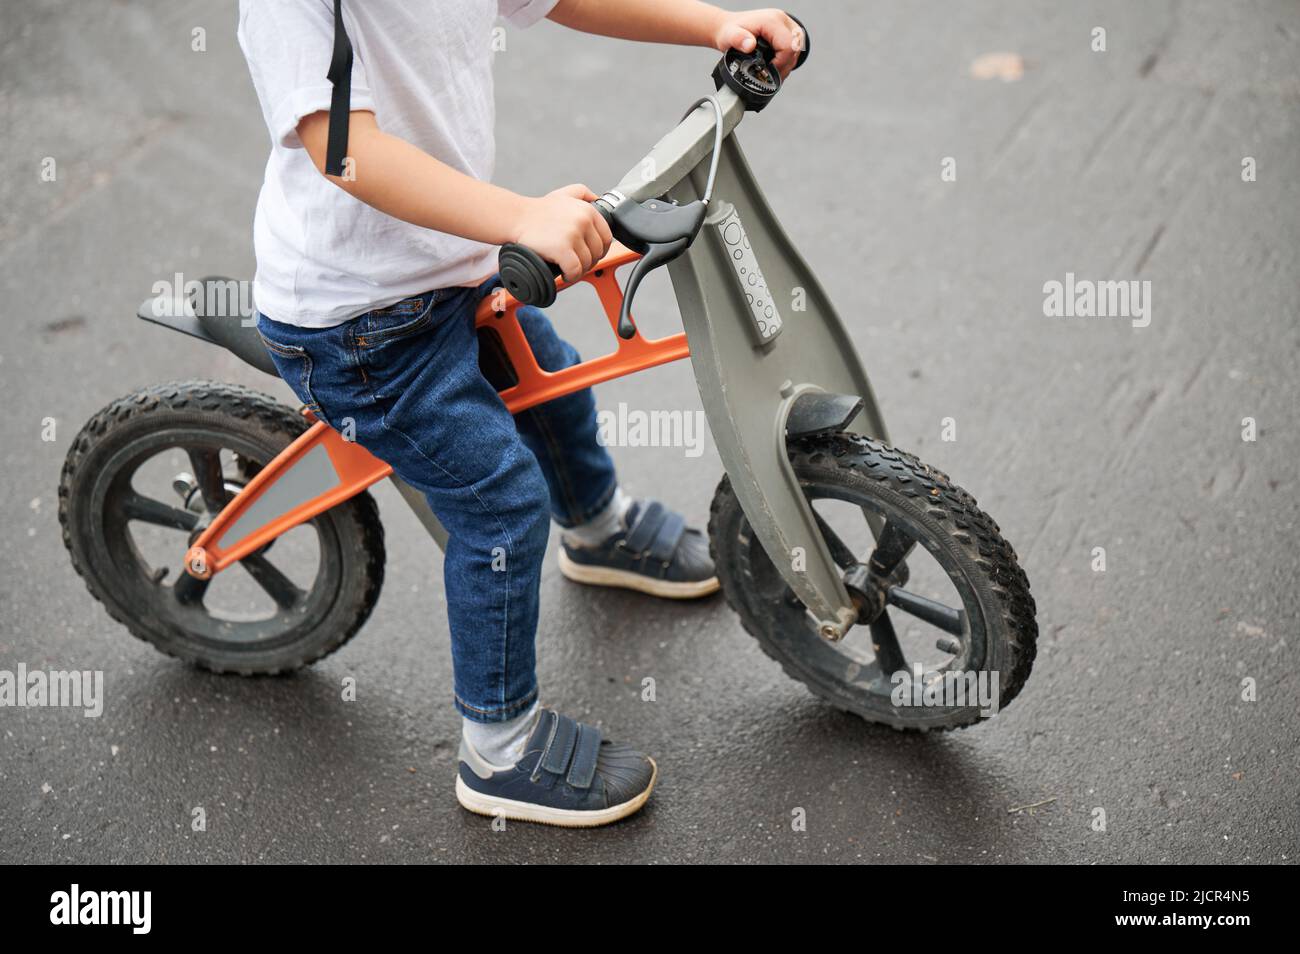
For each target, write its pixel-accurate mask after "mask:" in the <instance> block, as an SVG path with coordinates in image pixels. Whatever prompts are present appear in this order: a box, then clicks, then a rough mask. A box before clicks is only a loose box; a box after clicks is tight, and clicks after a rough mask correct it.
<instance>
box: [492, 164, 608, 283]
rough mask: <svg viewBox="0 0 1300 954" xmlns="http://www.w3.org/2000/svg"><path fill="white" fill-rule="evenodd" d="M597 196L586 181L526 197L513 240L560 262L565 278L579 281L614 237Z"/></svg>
mask: <svg viewBox="0 0 1300 954" xmlns="http://www.w3.org/2000/svg"><path fill="white" fill-rule="evenodd" d="M595 198H597V196H596V194H595V193H594V192H592V191H591V190H590V189H588V188H587V187H586V186H585V185H567V186H565V187H564V188H562V189H556V190H555V191H554V192H548V193H547V194H546V195H544V196H542V197H541V198H540V199H525V200H524V204H523V213H522V214H521V215H520V217H519V219H518V220H517V221H516V223H515V229H514V237H513V238H512V239H511V241H513V242H518V243H519V244H520V245H526V246H527V247H528V248H531V249H532V250H533V251H534V252H536V253H537V254H538V255H540V256H542V258H544V259H546V261H548V262H554V263H555V264H556V265H558V266H560V269H561V270H562V271H563V272H564V278H565V281H570V282H573V281H577V280H578V279H579V278H581V277H582V276H583V275H584V274H585V273H586V272H588V271H590V270H591V266H593V265H595V264H596V263H597V262H598V261H600V260H601V258H603V257H604V255H605V253H606V252H608V251H609V246H610V245H611V244H612V243H613V241H614V236H613V235H611V234H610V231H609V223H608V222H606V221H605V217H604V216H603V215H601V214H600V213H599V212H597V211H596V208H595V206H593V205H591V202H592V200H593V199H595Z"/></svg>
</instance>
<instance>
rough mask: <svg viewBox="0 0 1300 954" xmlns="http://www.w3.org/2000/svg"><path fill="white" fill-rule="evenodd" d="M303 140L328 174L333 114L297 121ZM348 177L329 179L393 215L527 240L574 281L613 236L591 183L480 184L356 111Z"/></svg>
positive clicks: (489, 239) (445, 228) (475, 235)
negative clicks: (542, 191) (528, 189)
mask: <svg viewBox="0 0 1300 954" xmlns="http://www.w3.org/2000/svg"><path fill="white" fill-rule="evenodd" d="M298 138H299V139H301V140H302V144H303V146H304V147H305V148H306V150H307V154H308V155H309V156H311V160H312V162H313V163H315V164H316V168H317V169H318V170H320V171H321V174H322V175H323V174H324V172H325V151H326V144H327V142H328V140H329V114H328V113H326V112H319V113H313V114H312V115H310V116H307V117H305V118H304V119H302V121H301V122H299V123H298ZM348 162H349V163H350V164H351V165H350V167H345V172H347V171H348V169H349V168H350V169H351V171H352V172H353V173H354V175H353V176H350V177H340V176H328V177H327V178H328V179H329V180H330V181H331V182H333V183H334V184H335V185H337V186H338V187H339V188H340V189H342V190H343V191H345V192H347V193H348V194H349V195H351V196H353V197H354V198H356V199H359V200H360V201H362V202H364V203H366V204H367V205H370V206H373V207H374V208H376V209H378V210H379V211H380V212H384V213H386V214H388V215H391V216H392V217H393V218H396V219H401V220H402V221H404V222H410V223H412V224H414V225H419V226H422V227H424V228H426V229H433V230H434V231H437V232H446V233H447V234H449V235H459V236H460V237H462V238H467V239H471V240H473V241H475V242H485V243H487V244H489V245H504V244H505V243H507V242H519V243H521V244H523V245H527V246H528V247H529V248H531V249H532V250H533V251H535V252H537V253H538V254H539V255H541V256H542V257H543V258H545V259H546V261H548V262H554V263H555V264H556V265H558V266H559V267H560V269H561V271H562V272H563V273H564V277H565V278H567V279H568V280H569V281H577V279H578V277H579V276H580V275H582V274H583V273H584V272H586V271H587V270H588V269H589V268H591V267H592V265H594V264H595V263H596V262H597V261H599V260H600V258H601V256H603V255H604V254H605V252H606V251H607V250H608V249H609V246H610V243H611V242H613V241H614V238H613V236H612V235H611V234H610V231H609V224H608V223H607V222H606V221H605V220H604V219H603V218H602V217H601V215H600V213H599V212H597V211H596V209H595V207H594V206H592V205H591V204H590V203H591V201H592V200H593V199H595V198H596V196H595V195H593V194H592V192H591V190H589V189H588V188H587V187H586V186H583V185H578V184H574V185H569V186H565V187H563V188H561V189H556V190H554V191H553V192H548V193H547V194H546V195H544V196H540V197H537V198H533V197H529V196H522V195H516V194H515V193H513V192H511V191H509V190H508V189H502V188H501V187H500V186H494V185H492V184H491V183H490V182H480V181H479V180H478V179H475V178H473V177H471V176H467V175H465V174H464V173H463V172H460V171H458V170H456V169H453V168H452V167H451V166H449V165H447V164H446V163H443V162H439V161H438V160H437V159H435V158H434V157H433V156H431V155H429V154H428V153H426V152H424V151H423V150H421V149H418V148H417V147H415V146H413V145H411V144H410V143H408V142H406V141H404V140H401V139H398V138H397V137H396V136H390V135H388V134H387V133H385V132H383V131H382V130H381V129H380V128H379V126H378V125H377V124H376V122H375V114H374V113H371V112H368V111H363V110H358V111H355V112H353V113H352V114H351V117H350V120H349V123H348Z"/></svg>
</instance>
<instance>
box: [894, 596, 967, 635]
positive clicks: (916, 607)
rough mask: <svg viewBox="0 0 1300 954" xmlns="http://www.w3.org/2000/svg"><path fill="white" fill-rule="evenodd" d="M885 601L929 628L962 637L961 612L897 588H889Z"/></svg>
mask: <svg viewBox="0 0 1300 954" xmlns="http://www.w3.org/2000/svg"><path fill="white" fill-rule="evenodd" d="M885 599H886V600H888V601H889V603H890V605H891V606H897V607H898V608H899V609H901V610H902V611H903V612H904V613H910V614H911V615H912V616H915V617H916V618H917V619H919V620H922V621H924V622H926V623H929V624H930V625H931V626H938V627H939V628H940V629H941V630H943V631H944V632H945V633H950V634H951V635H953V636H960V635H962V631H963V629H964V628H965V627H964V626H963V625H962V623H963V620H962V612H961V610H955V609H953V608H952V607H951V606H945V605H944V604H943V603H938V602H935V601H934V600H930V599H926V598H925V597H924V596H917V595H916V594H915V593H909V592H907V590H904V589H899V588H898V587H897V586H891V587H890V588H889V592H888V593H886V594H885Z"/></svg>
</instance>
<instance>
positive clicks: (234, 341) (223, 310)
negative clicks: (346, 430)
mask: <svg viewBox="0 0 1300 954" xmlns="http://www.w3.org/2000/svg"><path fill="white" fill-rule="evenodd" d="M197 284H198V286H199V287H198V288H191V289H190V290H189V292H188V293H187V294H186V295H185V297H184V298H173V297H168V296H166V295H159V296H158V297H156V298H150V299H149V300H147V301H146V302H145V303H144V304H142V305H141V306H140V310H139V311H138V312H137V315H138V316H139V317H141V318H143V319H144V320H145V321H152V322H153V323H155V324H159V325H164V326H165V327H168V328H172V329H175V330H176V331H180V332H183V333H184V334H187V335H190V336H192V337H195V338H198V339H199V340H201V341H206V342H208V343H210V344H215V345H220V346H221V347H223V348H225V349H226V350H227V351H229V352H230V353H231V354H233V355H235V357H237V358H239V359H240V360H241V361H243V362H244V363H245V364H251V365H252V366H253V367H255V368H257V370H259V371H265V372H266V373H267V374H270V375H274V376H276V377H278V376H279V375H278V374H277V372H276V370H275V363H274V362H273V361H272V360H271V353H270V352H269V351H267V350H266V345H264V344H263V343H262V337H261V335H259V334H258V333H257V325H256V322H255V319H254V307H253V295H252V292H251V291H249V290H248V288H249V285H248V283H244V282H239V281H236V280H235V279H233V278H223V277H221V276H217V275H213V276H209V277H207V278H201V279H199V281H198V283H197Z"/></svg>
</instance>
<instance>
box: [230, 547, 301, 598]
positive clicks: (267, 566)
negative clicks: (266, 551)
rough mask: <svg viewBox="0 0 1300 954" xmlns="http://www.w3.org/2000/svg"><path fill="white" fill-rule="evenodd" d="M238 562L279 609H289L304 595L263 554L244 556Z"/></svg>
mask: <svg viewBox="0 0 1300 954" xmlns="http://www.w3.org/2000/svg"><path fill="white" fill-rule="evenodd" d="M239 562H240V563H241V564H242V565H243V567H244V569H245V570H247V571H248V575H249V576H251V577H252V578H253V579H254V580H256V581H257V585H258V586H260V587H261V588H262V589H264V590H266V594H267V595H268V596H269V597H271V599H273V600H275V603H276V605H277V606H279V607H280V608H281V609H289V608H290V607H292V606H293V605H294V604H296V603H297V602H298V601H299V600H301V599H302V598H303V597H304V596H305V595H306V594H305V593H303V591H302V590H300V589H298V587H296V586H295V585H294V583H293V581H292V580H290V579H289V578H288V577H287V576H285V575H284V574H283V573H282V572H280V570H279V569H277V568H276V567H275V566H274V565H273V564H272V563H271V561H270V560H268V559H267V558H266V556H265V555H263V554H260V553H259V554H256V555H254V556H246V557H244V559H242V560H240V561H239Z"/></svg>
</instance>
